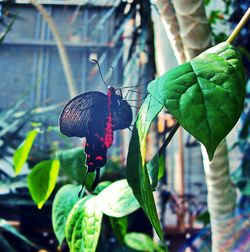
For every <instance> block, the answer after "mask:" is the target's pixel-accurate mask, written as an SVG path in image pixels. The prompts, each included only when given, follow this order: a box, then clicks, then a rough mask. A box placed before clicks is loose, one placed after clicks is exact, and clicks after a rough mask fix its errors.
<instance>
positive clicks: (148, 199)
mask: <svg viewBox="0 0 250 252" xmlns="http://www.w3.org/2000/svg"><path fill="white" fill-rule="evenodd" d="M162 107H163V106H162V104H160V103H159V102H158V101H157V100H156V99H154V97H153V96H151V95H148V96H147V98H146V100H145V101H144V103H143V104H142V106H141V108H140V111H139V113H138V117H137V120H136V124H135V127H134V129H133V132H132V137H131V140H130V143H129V153H128V159H127V180H128V183H129V185H130V186H131V188H132V189H133V193H134V195H135V197H136V199H137V200H138V202H139V203H140V205H141V207H142V209H143V210H144V212H145V214H146V215H147V217H148V218H149V220H150V222H151V224H152V225H153V227H154V229H155V231H156V233H157V234H158V236H159V238H160V240H161V241H162V243H163V244H164V245H165V243H164V238H163V233H162V230H161V226H160V221H159V219H158V216H157V211H156V206H155V203H154V197H153V193H152V187H151V184H150V179H149V174H148V171H147V168H146V165H145V162H146V135H147V132H148V130H149V128H150V125H151V123H152V121H153V120H154V118H155V117H156V116H157V114H158V113H159V112H160V111H161V109H162ZM166 249H167V248H166Z"/></svg>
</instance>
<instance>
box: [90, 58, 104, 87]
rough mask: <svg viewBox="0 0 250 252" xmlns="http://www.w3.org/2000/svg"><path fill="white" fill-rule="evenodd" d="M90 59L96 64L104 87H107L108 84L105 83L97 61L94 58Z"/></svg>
mask: <svg viewBox="0 0 250 252" xmlns="http://www.w3.org/2000/svg"><path fill="white" fill-rule="evenodd" d="M92 61H94V62H95V63H96V65H97V66H98V70H99V74H100V76H101V79H102V81H103V83H104V84H105V85H106V87H108V84H107V83H106V81H105V80H104V78H103V75H102V71H101V67H100V64H99V62H98V61H97V60H96V59H92Z"/></svg>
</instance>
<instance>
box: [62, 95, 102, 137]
mask: <svg viewBox="0 0 250 252" xmlns="http://www.w3.org/2000/svg"><path fill="white" fill-rule="evenodd" d="M106 108H107V95H105V94H103V93H101V92H97V91H93V92H87V93H83V94H81V95H78V96H76V97H75V98H73V99H72V100H70V101H69V102H68V104H67V105H66V106H65V107H64V109H63V111H62V113H61V116H60V119H59V126H60V131H61V132H62V133H63V134H64V135H66V136H69V137H72V136H76V137H85V136H86V135H89V131H91V132H96V133H99V132H101V131H102V130H103V128H104V126H105V121H106V116H107V109H106Z"/></svg>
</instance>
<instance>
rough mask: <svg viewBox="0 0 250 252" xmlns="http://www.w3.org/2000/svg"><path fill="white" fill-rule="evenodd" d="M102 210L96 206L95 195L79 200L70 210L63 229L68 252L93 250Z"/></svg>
mask: <svg viewBox="0 0 250 252" xmlns="http://www.w3.org/2000/svg"><path fill="white" fill-rule="evenodd" d="M102 216H103V214H102V212H101V211H100V210H99V208H98V207H97V206H96V197H95V196H87V197H84V198H83V199H81V200H79V201H78V202H77V203H76V204H75V206H74V207H73V209H72V210H71V212H70V214H69V216H68V219H67V223H66V229H65V235H66V239H67V242H68V245H69V248H70V252H79V251H93V252H94V251H95V250H96V246H97V243H98V239H99V235H100V229H101V221H102Z"/></svg>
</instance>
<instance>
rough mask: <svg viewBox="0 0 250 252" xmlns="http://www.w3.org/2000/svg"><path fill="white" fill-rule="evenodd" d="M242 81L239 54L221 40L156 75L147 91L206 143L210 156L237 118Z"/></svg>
mask: <svg viewBox="0 0 250 252" xmlns="http://www.w3.org/2000/svg"><path fill="white" fill-rule="evenodd" d="M245 84H246V82H245V77H244V69H243V66H242V62H241V60H240V56H239V54H238V53H237V51H236V49H235V48H234V47H233V46H232V45H230V44H229V43H227V42H224V43H221V44H218V45H217V46H215V47H212V48H210V49H209V50H207V51H205V52H204V53H202V54H200V55H199V56H198V57H196V58H194V59H192V60H191V61H190V62H187V63H185V64H182V65H180V66H178V67H176V68H174V69H173V70H171V71H169V72H167V73H166V74H164V75H162V76H160V77H159V78H157V79H155V80H154V81H152V82H151V83H150V84H149V85H148V91H149V93H150V94H151V95H152V96H154V98H155V99H157V100H158V101H159V102H160V103H162V104H164V106H165V107H166V109H167V110H168V111H169V112H170V113H171V114H172V115H173V116H174V117H175V118H176V120H177V121H178V122H179V123H180V125H181V126H182V127H183V128H185V129H186V130H187V131H188V132H189V133H190V134H191V135H193V136H194V137H195V138H196V139H197V140H199V141H200V142H202V143H203V144H204V145H205V147H206V149H207V152H208V155H209V159H210V160H211V159H212V158H213V155H214V152H215V149H216V147H217V146H218V144H219V143H220V142H221V141H222V140H223V139H224V137H225V136H226V135H227V134H228V133H229V132H230V130H231V129H232V128H233V126H234V125H235V124H236V122H237V121H238V119H239V116H240V114H241V112H242V109H243V106H244V97H245ZM222 122H223V123H222Z"/></svg>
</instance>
